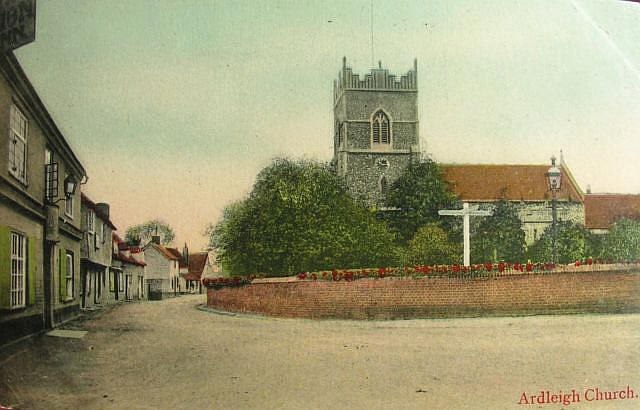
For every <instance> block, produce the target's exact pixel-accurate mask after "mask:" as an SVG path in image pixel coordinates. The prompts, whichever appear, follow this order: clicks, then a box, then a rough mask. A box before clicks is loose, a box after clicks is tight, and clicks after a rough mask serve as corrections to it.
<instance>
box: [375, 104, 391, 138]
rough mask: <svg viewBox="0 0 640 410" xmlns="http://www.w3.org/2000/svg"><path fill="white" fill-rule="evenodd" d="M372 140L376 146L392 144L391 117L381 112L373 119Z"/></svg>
mask: <svg viewBox="0 0 640 410" xmlns="http://www.w3.org/2000/svg"><path fill="white" fill-rule="evenodd" d="M371 138H372V141H373V143H374V144H390V143H391V134H390V124H389V117H387V114H385V113H384V111H382V110H380V111H378V112H376V113H375V114H374V115H373V118H372V119H371Z"/></svg>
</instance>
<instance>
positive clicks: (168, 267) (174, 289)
mask: <svg viewBox="0 0 640 410" xmlns="http://www.w3.org/2000/svg"><path fill="white" fill-rule="evenodd" d="M143 252H144V260H145V263H146V264H147V266H146V271H145V277H146V279H145V280H146V285H147V292H146V293H147V298H148V299H150V300H159V299H162V298H164V297H168V296H175V295H177V294H178V293H179V292H180V267H179V263H180V256H178V255H179V252H178V255H176V254H175V252H174V251H170V250H169V249H167V248H166V247H164V246H162V245H161V244H160V237H159V236H157V235H156V236H153V237H152V238H151V241H150V242H149V243H148V244H147V245H145V246H144V248H143Z"/></svg>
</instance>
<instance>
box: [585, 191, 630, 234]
mask: <svg viewBox="0 0 640 410" xmlns="http://www.w3.org/2000/svg"><path fill="white" fill-rule="evenodd" d="M621 218H630V219H640V195H626V194H587V195H585V197H584V220H585V225H586V227H587V228H589V229H609V228H610V227H611V225H612V224H613V223H614V222H616V221H617V220H618V219H621Z"/></svg>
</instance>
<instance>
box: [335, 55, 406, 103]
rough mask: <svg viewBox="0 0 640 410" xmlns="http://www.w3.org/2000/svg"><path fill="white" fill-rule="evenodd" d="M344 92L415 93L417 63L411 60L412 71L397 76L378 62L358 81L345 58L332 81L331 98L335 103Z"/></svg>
mask: <svg viewBox="0 0 640 410" xmlns="http://www.w3.org/2000/svg"><path fill="white" fill-rule="evenodd" d="M344 90H394V91H417V90H418V61H417V59H414V60H413V70H409V71H408V72H407V74H405V75H401V76H397V75H394V74H389V70H387V69H386V68H382V63H381V62H378V68H372V69H371V72H370V73H369V74H365V75H364V77H363V78H362V79H360V75H359V74H354V73H353V71H352V69H351V67H347V58H346V57H343V58H342V70H340V72H339V73H338V79H337V80H334V81H333V98H334V101H336V100H337V99H338V98H339V97H340V95H341V94H342V93H343V92H344Z"/></svg>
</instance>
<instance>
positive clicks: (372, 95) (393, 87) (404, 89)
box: [333, 57, 420, 206]
mask: <svg viewBox="0 0 640 410" xmlns="http://www.w3.org/2000/svg"><path fill="white" fill-rule="evenodd" d="M417 74H418V72H417V61H416V60H414V64H413V70H409V71H408V72H407V74H405V75H402V76H396V75H393V74H389V70H387V69H384V68H382V65H381V63H379V64H378V68H373V69H371V72H370V73H368V74H366V75H365V76H364V78H362V79H361V78H360V76H359V75H358V74H353V72H352V70H351V68H350V67H347V60H346V57H345V58H343V60H342V70H341V71H340V73H339V77H338V80H337V81H334V84H333V112H334V137H333V164H334V166H335V169H336V173H337V174H338V175H339V176H342V177H343V178H344V179H345V181H346V184H347V187H348V188H349V191H350V192H351V194H352V195H354V196H355V197H361V198H364V199H365V200H366V201H367V202H368V203H369V204H370V205H372V206H381V205H382V200H383V198H384V192H385V191H386V189H387V188H388V187H389V186H390V185H391V184H392V183H393V182H394V181H395V180H396V179H397V178H398V176H400V174H401V173H402V171H403V170H404V168H406V167H407V165H409V163H411V161H417V160H419V156H420V144H419V141H420V139H419V136H418V77H417Z"/></svg>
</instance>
